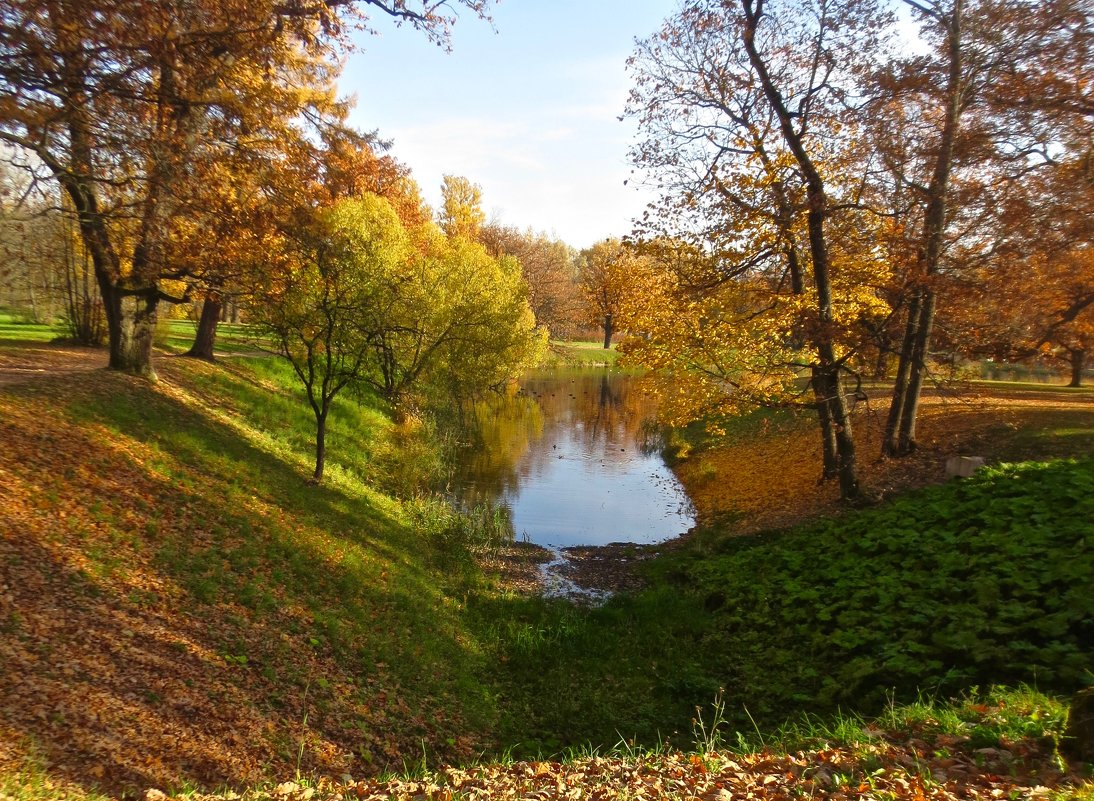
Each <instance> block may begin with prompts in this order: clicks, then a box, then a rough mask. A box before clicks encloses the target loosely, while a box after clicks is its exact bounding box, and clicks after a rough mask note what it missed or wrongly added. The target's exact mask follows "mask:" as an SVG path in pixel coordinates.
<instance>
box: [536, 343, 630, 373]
mask: <svg viewBox="0 0 1094 801" xmlns="http://www.w3.org/2000/svg"><path fill="white" fill-rule="evenodd" d="M618 360H619V351H618V350H616V349H615V347H614V346H613V347H611V348H608V349H605V348H604V343H603V342H569V341H564V340H552V341H551V345H550V348H549V351H548V354H547V357H546V362H547V364H546V366H548V367H604V366H607V367H611V366H613V365H615V363H616V362H617V361H618Z"/></svg>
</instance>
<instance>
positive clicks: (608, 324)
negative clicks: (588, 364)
mask: <svg viewBox="0 0 1094 801" xmlns="http://www.w3.org/2000/svg"><path fill="white" fill-rule="evenodd" d="M614 330H615V329H614V328H613V327H612V315H611V312H609V313H608V314H605V315H604V350H609V349H610V348H611V346H612V332H613V331H614Z"/></svg>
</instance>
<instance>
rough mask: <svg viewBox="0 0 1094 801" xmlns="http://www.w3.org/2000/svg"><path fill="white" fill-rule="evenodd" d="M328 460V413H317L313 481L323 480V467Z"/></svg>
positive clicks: (314, 482)
mask: <svg viewBox="0 0 1094 801" xmlns="http://www.w3.org/2000/svg"><path fill="white" fill-rule="evenodd" d="M326 461H327V413H326V411H323V412H322V413H317V414H316V415H315V472H314V473H313V474H312V477H311V483H313V484H318V483H320V482H321V481H322V480H323V467H324V465H325V464H326Z"/></svg>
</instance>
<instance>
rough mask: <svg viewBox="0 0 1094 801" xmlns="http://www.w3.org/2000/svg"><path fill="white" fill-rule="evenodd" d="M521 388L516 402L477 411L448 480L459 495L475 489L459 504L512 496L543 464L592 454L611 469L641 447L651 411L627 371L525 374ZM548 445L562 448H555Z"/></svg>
mask: <svg viewBox="0 0 1094 801" xmlns="http://www.w3.org/2000/svg"><path fill="white" fill-rule="evenodd" d="M522 384H523V385H522V389H521V391H520V392H519V393H518V394H517V395H516V396H508V397H501V398H493V399H490V400H488V401H485V402H482V403H480V404H478V405H476V407H475V413H474V415H473V416H472V417H473V420H474V430H473V431H472V432H471V434H472V438H473V440H474V442H475V445H474V447H473V448H472V449H469V450H468V452H467V453H466V454H465V457H464V458H463V459H462V460H461V463H460V464H459V465H458V467H457V468H456V470H457V474H456V475H455V476H453V483H454V485H456V487H457V488H458V489H459V490H460V491H461V492H463V489H464V488H465V487H471V486H473V487H474V488H475V491H474V492H473V493H468V492H463V494H464V499H465V500H481V499H483V498H487V497H493V498H499V497H502V496H503V495H505V494H506V493H511V492H515V491H516V489H517V487H518V485H519V482H520V480H521V476H522V475H523V476H526V475H528V474H529V473H533V472H537V471H540V470H543V469H544V468H545V467H546V462H547V461H548V460H552V459H558V458H559V457H560V456H561V455H563V453H564V452H565V453H566V454H567V455H572V453H573V452H580V451H584V452H585V453H587V454H590V455H594V454H595V455H596V456H597V458H598V459H600V460H601V461H602V463H603V464H604V465H605V469H610V467H611V463H612V462H613V461H618V460H619V459H620V457H621V456H623V455H624V453H625V452H626V449H629V448H633V447H635V445H634V443H636V442H642V441H644V439H645V437H644V436H643V433H642V432H643V428H644V425H643V424H644V423H645V421H647V420H649V419H650V418H652V417H653V416H654V412H655V408H654V403H653V400H652V399H651V398H650V397H649V396H648V395H646V393H644V392H643V391H642V390H641V388H640V386H639V382H638V379H637V377H635V376H633V375H628V374H625V373H619V372H611V371H607V370H603V369H599V370H584V371H574V370H569V371H555V372H551V373H543V374H540V375H534V376H530V377H528V378H526V379H525V381H524V382H522ZM554 443H561V444H559V446H558V448H555V447H552V444H554ZM559 448H561V449H562V451H560V450H559ZM644 452H645V451H644ZM468 495H472V496H473V498H469V497H468Z"/></svg>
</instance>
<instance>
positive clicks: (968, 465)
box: [946, 456, 984, 478]
mask: <svg viewBox="0 0 1094 801" xmlns="http://www.w3.org/2000/svg"><path fill="white" fill-rule="evenodd" d="M983 466H984V457H983V456H951V457H950V458H949V459H947V460H946V478H968V477H969V476H971V475H972V474H973V473H975V472H976V471H977V470H979V469H980V468H981V467H983Z"/></svg>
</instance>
